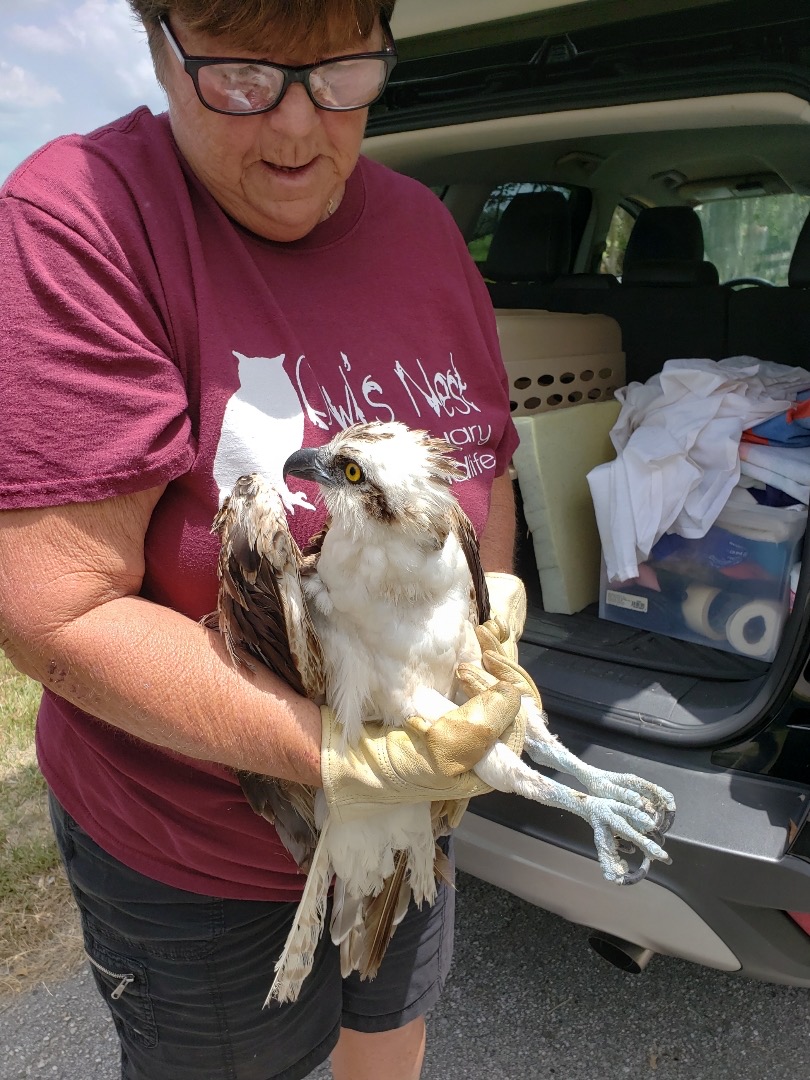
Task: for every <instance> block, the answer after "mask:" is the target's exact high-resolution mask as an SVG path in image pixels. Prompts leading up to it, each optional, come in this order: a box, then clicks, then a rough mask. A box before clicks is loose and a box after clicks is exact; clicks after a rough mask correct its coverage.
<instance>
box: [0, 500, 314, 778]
mask: <svg viewBox="0 0 810 1080" xmlns="http://www.w3.org/2000/svg"><path fill="white" fill-rule="evenodd" d="M162 493H163V489H162V488H153V489H151V490H149V491H143V492H139V493H137V494H134V495H125V496H120V497H117V498H113V499H106V500H103V501H101V502H93V503H83V504H75V505H68V506H62V507H55V508H49V509H44V510H19V511H17V510H13V511H4V512H2V513H0V647H2V648H3V650H4V651H5V652H6V654H7V656H8V657H9V659H10V660H11V662H12V663H13V664H14V665H15V666H17V667H18V668H19V669H20V670H21V671H23V672H24V673H25V674H27V675H29V676H31V677H32V678H34V679H36V680H37V681H39V682H41V683H42V684H43V685H44V686H46V687H48V688H49V689H51V690H53V691H54V692H55V693H57V694H59V695H60V696H61V697H64V698H66V699H67V700H68V701H70V702H72V703H73V704H74V705H77V706H78V707H79V708H81V709H83V710H85V711H86V712H88V713H91V714H92V715H93V716H97V717H99V718H100V719H102V720H105V721H107V723H109V724H112V725H114V726H115V727H118V728H122V729H123V730H124V731H128V732H130V733H131V734H132V735H136V736H138V737H139V738H141V739H144V740H146V741H147V742H150V743H156V744H157V745H158V746H164V747H168V748H169V749H171V750H174V751H177V752H179V753H182V754H187V755H188V756H190V757H193V758H199V759H202V760H207V761H217V762H221V763H222V764H224V765H228V766H231V767H233V768H238V769H246V770H253V771H255V772H259V773H264V774H266V775H270V776H278V777H282V778H284V779H288V780H297V781H300V782H301V783H306V784H320V740H321V717H320V710H319V709H318V707H317V706H316V705H314V704H313V703H312V702H310V701H307V700H306V699H305V698H302V697H299V696H298V695H297V694H295V693H294V692H293V691H292V690H291V689H290V688H289V686H287V684H286V683H285V682H283V681H282V680H281V679H279V678H277V677H276V676H274V675H273V674H271V673H270V672H268V671H267V670H265V669H257V670H256V671H255V672H250V671H248V670H247V669H246V668H244V667H243V668H240V669H238V670H237V669H236V668H235V667H234V665H233V663H232V661H231V660H230V658H229V656H228V654H227V651H226V649H225V646H224V642H223V639H222V637H221V636H220V635H219V634H218V633H216V632H215V631H211V630H206V629H205V628H203V627H202V626H200V625H199V624H198V623H196V622H194V620H192V619H189V618H186V617H185V616H184V615H180V614H178V613H177V612H174V611H172V610H171V609H169V608H166V607H162V606H160V605H158V604H153V603H151V602H149V601H148V600H144V599H142V598H140V597H139V596H138V595H137V594H138V592H139V591H140V588H141V583H142V580H143V574H144V555H143V548H144V538H145V536H146V530H147V527H148V525H149V519H150V517H151V515H152V511H153V509H154V507H155V504H156V503H157V501H158V499H159V498H160V496H161V495H162Z"/></svg>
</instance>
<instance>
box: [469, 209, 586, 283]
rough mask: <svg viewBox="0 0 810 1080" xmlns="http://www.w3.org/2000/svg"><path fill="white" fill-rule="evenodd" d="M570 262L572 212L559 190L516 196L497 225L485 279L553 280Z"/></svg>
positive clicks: (488, 256) (485, 268)
mask: <svg viewBox="0 0 810 1080" xmlns="http://www.w3.org/2000/svg"><path fill="white" fill-rule="evenodd" d="M570 263H571V211H570V209H569V206H568V200H567V199H566V197H565V196H564V195H563V194H562V192H560V191H527V192H523V193H521V194H520V195H515V197H514V198H513V199H512V201H511V202H510V203H509V205H508V206H507V208H506V209H505V210H504V212H503V215H502V217H501V220H500V221H499V222H498V225H497V228H496V229H495V234H494V236H493V237H492V243H491V245H490V248H489V254H488V255H487V258H486V262H485V263H484V265H483V267H482V271H483V274H484V277H487V278H489V279H490V280H491V281H540V282H545V281H551V280H552V279H553V278H555V277H557V276H558V275H559V274H562V273H565V271H566V270H568V268H569V266H570Z"/></svg>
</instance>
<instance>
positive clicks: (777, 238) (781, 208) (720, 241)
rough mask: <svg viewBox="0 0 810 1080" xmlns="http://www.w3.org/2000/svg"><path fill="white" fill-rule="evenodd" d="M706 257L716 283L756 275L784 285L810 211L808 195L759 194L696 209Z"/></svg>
mask: <svg viewBox="0 0 810 1080" xmlns="http://www.w3.org/2000/svg"><path fill="white" fill-rule="evenodd" d="M695 209H696V210H697V214H698V217H699V218H700V221H701V224H702V226H703V239H704V244H705V250H706V258H707V259H708V260H709V262H712V263H714V265H715V266H716V267H717V270H718V273H719V274H720V281H721V282H723V281H733V280H734V279H735V278H751V277H753V278H760V279H762V280H763V281H769V282H770V283H771V284H772V285H787V283H788V268H789V266H790V257H791V255H792V254H793V248H794V246H795V244H796V239H797V237H798V235H799V233H800V231H801V228H802V225H803V224H804V222H805V219H806V218H807V215H808V213H810V195H758V196H754V197H751V198H747V199H724V200H717V201H716V202H705V203H703V204H702V205H701V206H697V207H695Z"/></svg>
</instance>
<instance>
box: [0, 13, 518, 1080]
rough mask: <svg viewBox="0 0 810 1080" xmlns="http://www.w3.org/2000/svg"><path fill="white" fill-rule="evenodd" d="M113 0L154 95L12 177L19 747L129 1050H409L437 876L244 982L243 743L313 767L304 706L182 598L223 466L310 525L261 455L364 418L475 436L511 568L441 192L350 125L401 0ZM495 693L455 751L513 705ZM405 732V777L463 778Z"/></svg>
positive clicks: (492, 529)
mask: <svg viewBox="0 0 810 1080" xmlns="http://www.w3.org/2000/svg"><path fill="white" fill-rule="evenodd" d="M131 4H132V7H133V10H134V11H135V12H136V13H137V14H138V15H139V16H140V17H141V18H142V20H143V22H144V25H145V27H146V30H147V33H148V37H149V44H150V48H151V50H152V54H153V58H154V62H155V68H156V71H157V74H158V77H159V79H160V81H161V82H162V84H163V86H164V88H165V90H166V94H167V97H168V103H169V108H168V114H164V115H161V116H157V117H155V116H153V115H152V114H151V113H150V112H149V111H148V110H146V109H139V110H136V111H135V112H134V113H132V114H131V115H129V116H126V117H124V118H122V119H121V120H119V121H117V122H115V123H113V124H110V125H108V126H106V127H104V128H102V129H100V130H99V131H96V132H94V133H92V134H91V135H89V136H86V137H78V136H70V137H67V138H64V139H62V140H57V142H55V143H53V144H50V145H49V146H47V147H45V148H44V149H43V150H41V151H39V152H38V153H37V154H35V155H33V157H31V158H30V159H29V160H28V161H27V162H25V163H23V165H22V166H21V167H20V168H19V169H18V170H17V171H16V173H15V174H13V175H12V177H10V179H9V180H8V182H7V183H6V185H5V187H4V188H3V190H2V193H1V197H0V281H2V290H0V296H2V298H3V299H2V301H1V302H0V303H2V317H0V362H2V364H3V370H4V374H3V385H4V390H5V394H6V403H5V404H6V410H7V416H9V417H13V418H14V423H13V425H12V424H6V425H4V427H3V435H2V437H0V462H2V464H0V470H2V472H0V476H1V477H2V482H0V500H2V501H1V502H0V506H2V508H3V511H4V512H3V513H2V514H0V633H1V634H2V636H1V637H0V644H2V646H3V648H4V649H5V650H6V652H7V653H8V655H9V656H10V657H11V659H12V660H13V661H14V662H15V663H16V664H17V665H18V666H19V667H20V668H21V669H22V670H24V671H26V672H27V673H28V674H30V675H31V676H33V677H34V678H36V679H38V680H39V681H41V682H42V683H43V685H44V686H45V694H44V696H43V704H42V708H41V713H40V717H39V721H38V731H37V746H38V753H39V760H40V764H41V768H42V771H43V773H44V775H45V777H46V779H47V781H48V784H49V787H50V790H51V792H52V795H53V800H52V812H53V817H54V824H55V828H56V832H57V837H58V839H59V842H60V845H61V849H62V853H63V857H64V860H65V863H66V866H67V869H68V875H69V877H70V880H71V884H72V886H73V889H74V893H75V895H76V899H77V902H78V904H79V907H80V910H81V913H82V921H83V928H84V932H85V939H86V944H87V950H88V954H89V956H90V960H91V963H92V964H93V966H94V973H95V975H96V979H97V982H98V984H99V988H100V990H101V991H102V993H103V994H104V996H105V999H106V1000H107V1003H108V1004H109V1005H110V1007H111V1009H112V1011H113V1015H114V1018H115V1022H116V1026H117V1029H118V1033H119V1036H120V1039H121V1045H122V1075H123V1076H124V1077H127V1078H136V1077H137V1078H139V1080H140V1078H143V1080H145V1078H147V1077H148V1078H149V1080H169V1078H171V1080H183V1078H185V1077H188V1078H191V1077H193V1078H194V1080H201V1078H204V1077H217V1078H219V1077H234V1078H237V1077H238V1078H239V1080H254V1078H255V1080H268V1078H270V1077H275V1078H281V1077H283V1078H286V1080H293V1078H297V1077H303V1076H305V1075H306V1074H307V1073H308V1072H309V1071H310V1070H311V1069H312V1068H314V1067H315V1066H316V1065H317V1064H318V1063H319V1062H320V1061H322V1060H324V1059H325V1058H326V1057H327V1055H329V1054H330V1052H332V1068H333V1072H334V1076H335V1077H336V1078H337V1080H348V1078H351V1080H362V1078H364V1077H372V1076H373V1077H381V1076H384V1077H386V1080H414V1078H415V1077H418V1075H419V1073H420V1068H421V1060H422V1054H423V1048H424V1019H423V1018H424V1013H425V1011H426V1010H427V1009H428V1008H430V1006H431V1005H432V1004H433V1003H434V1002H435V1001H436V999H437V997H438V994H439V991H440V987H441V984H442V983H443V981H444V978H445V976H446V973H447V968H448V965H449V960H450V952H451V942H452V896H451V894H450V893H449V892H448V890H443V891H442V894H441V897H440V900H439V901H437V903H436V905H435V907H434V908H433V909H431V910H430V911H423V912H418V911H412V912H410V913H409V915H408V916H407V918H406V920H405V921H404V922H403V924H402V925H401V926H400V927H399V928H398V930H397V933H396V935H395V937H394V941H393V944H392V946H391V949H390V950H389V954H388V955H387V957H386V960H385V962H384V964H383V968H382V969H381V971H380V974H379V976H378V977H377V979H375V980H374V981H373V982H364V983H361V982H359V981H358V980H356V979H348V980H345V982H341V980H340V974H339V970H338V968H337V962H336V958H335V950H334V949H333V947H332V946H331V944H330V943H329V942H328V941H323V942H322V943H321V946H320V948H319V951H318V956H317V959H316V964H315V969H314V971H313V973H312V975H311V976H310V977H309V978H308V979H307V981H306V983H305V986H304V990H303V992H302V995H301V997H300V999H299V1001H298V1002H297V1003H296V1004H295V1005H294V1006H285V1007H282V1008H271V1009H267V1010H264V1011H262V1010H261V1008H260V1005H261V1002H262V1001H263V999H264V995H265V993H266V991H267V988H268V986H269V981H270V979H271V977H272V968H273V964H274V962H275V960H276V959H277V957H278V955H279V953H280V950H281V946H282V944H283V941H284V938H285V937H286V932H287V929H288V927H289V925H290V920H291V918H292V913H293V911H294V907H295V902H296V900H297V898H298V897H299V896H300V893H301V890H302V878H301V875H300V874H299V873H298V872H297V868H296V867H295V865H294V864H293V863H292V861H291V860H290V859H289V857H288V856H287V854H286V852H285V851H284V850H283V848H282V847H281V845H280V844H279V842H278V839H277V837H276V836H275V833H274V831H273V830H272V828H271V827H270V826H269V825H268V824H267V822H265V821H264V820H262V819H260V818H258V817H257V816H256V815H254V814H253V812H252V811H251V809H250V808H249V806H248V805H247V803H246V802H245V800H244V799H243V797H242V795H241V792H240V789H239V786H238V784H237V783H236V781H235V778H234V774H233V770H234V769H247V770H252V771H255V772H259V773H266V774H269V775H272V776H278V777H284V778H289V779H294V780H299V781H301V782H304V783H308V784H320V782H321V773H320V743H321V715H320V710H319V709H318V708H317V707H316V706H315V705H314V704H313V703H311V702H309V701H307V700H304V699H302V698H299V697H298V696H297V695H296V694H294V693H293V692H292V691H291V690H290V688H289V687H287V686H286V685H285V684H284V683H282V682H280V681H279V680H278V679H276V678H275V677H274V676H272V675H271V674H270V673H269V672H266V671H257V672H255V673H250V672H246V671H244V670H242V671H236V670H234V668H233V666H232V664H231V663H230V662H229V660H228V658H227V655H226V652H225V650H224V648H223V645H222V642H221V640H220V639H219V637H218V635H216V634H215V633H212V632H211V631H209V630H207V629H204V628H203V627H202V626H201V625H200V624H199V619H200V618H201V617H202V616H203V615H205V614H206V613H207V612H209V611H210V610H212V608H213V607H214V604H215V588H216V581H215V562H216V554H217V552H216V541H215V539H214V538H213V537H212V536H211V534H210V526H211V521H212V518H213V516H214V513H215V512H216V508H217V505H218V501H219V498H220V496H221V494H222V493H223V492H226V491H227V490H228V489H229V488H230V486H231V485H232V483H233V481H234V480H235V479H236V477H237V476H239V475H240V474H242V473H245V472H250V471H254V470H259V471H262V472H263V473H264V474H265V475H267V476H268V477H269V478H271V479H274V480H275V481H276V482H277V483H279V485H281V490H282V493H283V496H284V500H285V504H286V505H287V508H288V511H289V517H290V523H291V527H292V530H293V533H294V535H295V536H296V539H297V540H298V541H299V543H303V542H305V541H306V540H307V539H308V537H309V536H311V535H312V534H313V533H314V532H316V531H317V529H318V527H319V526H320V524H321V520H322V510H321V509H320V508H319V507H315V506H314V505H313V503H312V502H311V501H310V497H309V496H308V494H307V492H304V491H300V490H292V489H288V488H286V486H284V485H283V482H282V479H281V472H280V468H281V464H282V463H283V461H284V460H285V458H286V457H287V456H288V455H289V453H291V452H292V451H293V450H295V449H298V448H299V447H300V446H301V445H312V444H318V443H322V442H325V441H327V440H328V439H329V438H330V437H331V434H332V433H334V431H335V430H336V429H337V428H338V427H343V426H345V425H346V424H348V423H351V422H353V421H355V420H360V419H367V420H371V419H375V418H379V419H390V418H391V417H394V416H395V417H396V418H397V419H400V420H403V421H404V422H406V423H409V424H411V425H412V426H418V427H427V428H429V429H431V430H432V431H434V432H435V433H436V434H438V435H447V436H448V437H449V438H450V439H451V440H453V441H455V442H456V443H457V444H458V445H461V444H463V443H465V442H470V441H472V443H473V445H475V451H476V453H475V462H476V465H475V468H474V469H470V476H469V478H468V479H467V480H466V481H465V482H463V483H461V484H460V485H459V487H458V495H459V499H460V501H461V503H462V505H463V506H464V508H465V509H466V511H467V513H468V514H469V515H470V517H471V519H472V521H473V523H474V524H475V526H476V528H477V529H478V530H479V533H480V534H481V537H482V556H483V560H484V565H485V568H486V569H488V570H495V571H506V572H509V571H510V570H511V552H512V543H513V530H514V513H513V507H512V504H511V489H510V486H509V481H508V479H507V478H506V476H505V475H504V470H505V468H506V465H507V463H508V461H509V458H510V456H511V452H512V450H513V448H514V445H515V442H516V439H515V434H514V429H513V426H512V425H511V421H510V419H509V406H508V399H507V394H506V390H505V378H504V374H503V370H502V366H501V364H500V360H499V354H498V347H497V339H496V334H495V327H494V320H493V317H492V313H491V310H490V309H489V305H488V301H487V297H486V292H485V289H484V287H483V284H482V282H481V281H480V279H479V277H478V275H477V272H476V270H475V268H474V267H473V265H472V264H471V262H470V260H469V259H468V257H467V254H466V251H465V249H464V245H463V243H462V241H461V239H460V237H459V236H458V234H457V232H456V230H455V228H454V226H453V223H452V221H451V220H450V218H449V215H448V214H447V213H446V212H445V210H444V209H443V208H442V206H441V204H440V203H438V201H437V200H435V199H434V198H433V196H432V195H431V194H430V193H429V192H428V191H426V190H425V189H424V188H422V187H421V186H419V185H417V184H415V183H414V182H412V181H410V180H407V179H405V178H403V177H399V176H397V175H395V174H393V173H391V172H389V171H388V170H386V169H384V168H382V167H380V166H378V165H375V164H373V163H371V162H369V161H367V160H364V159H363V158H361V157H360V156H359V152H360V143H361V140H362V137H363V130H364V125H365V121H366V116H367V109H368V105H369V104H370V103H371V102H372V101H373V100H375V99H376V98H377V97H378V96H379V94H380V93H381V92H382V90H383V88H384V85H385V81H386V79H387V76H388V74H389V73H390V70H391V67H392V66H393V63H394V61H395V49H394V45H393V41H392V39H391V36H390V31H389V29H388V22H387V19H388V17H389V16H390V14H391V11H392V8H393V6H394V5H393V0H385V2H379V0H328V2H323V0H317V2H316V0H301V2H300V3H298V4H297V5H290V4H288V3H284V2H283V0H276V2H274V0H174V2H173V3H172V2H164V3H160V2H157V0H131ZM283 65H288V66H287V67H284V66H283ZM302 65H307V66H306V67H303V66H302ZM12 428H13V430H12ZM485 697H486V695H482V699H481V700H480V701H476V700H475V699H474V705H475V706H476V708H477V709H478V710H479V712H478V715H483V717H484V719H485V721H486V724H485V727H486V731H485V732H484V733H483V734H482V733H481V731H480V729H479V728H476V727H475V726H474V725H472V724H467V723H466V719H467V717H466V716H464V717H462V718H461V721H462V722H461V723H460V725H459V733H458V736H457V739H458V742H459V745H460V746H461V749H462V751H463V753H462V755H461V757H462V758H463V760H464V761H465V762H466V765H464V766H463V767H464V768H467V769H469V768H471V766H472V765H473V764H474V763H475V762H476V761H477V760H478V758H479V757H480V756H482V755H483V753H484V752H485V751H486V749H488V747H489V745H490V744H491V742H492V741H493V740H494V739H495V738H496V737H497V736H498V734H499V733H500V732H501V731H502V730H503V729H504V727H505V726H506V725H507V724H508V723H509V722H510V721H511V720H512V719H513V718H514V711H512V713H511V714H510V715H509V716H503V715H501V714H500V713H498V715H497V716H494V711H493V706H492V701H491V699H490V698H486V700H484V698H485ZM495 711H497V710H495ZM493 717H494V719H493ZM419 749H420V748H419V747H418V746H417V747H415V752H414V767H413V776H412V778H411V779H412V784H413V787H412V791H411V793H410V795H409V797H410V798H420V797H421V798H430V797H431V794H430V793H431V790H432V787H435V786H436V783H439V784H440V786H441V784H444V785H445V787H444V788H443V790H445V791H448V792H449V794H450V795H451V796H456V797H459V798H463V797H464V796H465V795H467V794H469V793H470V791H473V790H477V789H476V788H475V784H474V780H473V778H471V775H470V774H469V773H462V768H463V767H459V768H458V769H457V770H456V773H455V774H454V775H452V776H450V777H449V778H447V777H444V778H443V777H439V779H438V781H437V779H436V774H435V773H434V772H433V771H431V770H428V772H427V773H425V768H424V766H422V771H421V772H420V771H419V769H420V766H419V762H420V761H422V760H423V759H422V758H421V757H420V756H419V753H418V751H419ZM455 749H458V747H455V746H454V747H451V750H455ZM458 773H462V775H456V774H458Z"/></svg>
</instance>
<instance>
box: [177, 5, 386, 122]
mask: <svg viewBox="0 0 810 1080" xmlns="http://www.w3.org/2000/svg"><path fill="white" fill-rule="evenodd" d="M380 23H381V25H382V30H383V34H384V38H385V46H386V47H385V49H384V50H383V51H382V52H368V53H351V54H349V55H348V56H333V57H330V58H329V59H328V60H321V61H320V62H319V63H317V64H302V65H301V66H300V67H289V66H288V65H286V64H273V63H271V62H270V61H269V60H240V59H239V58H238V57H235V56H189V55H188V53H186V52H185V50H184V49H183V47H182V45H181V44H180V42H179V41H178V40H177V38H176V37H175V36H174V34H173V33H172V31H171V29H170V27H169V24H168V23H167V22H166V20H165V19H161V20H160V25H161V27H162V28H163V33H164V34H165V35H166V40H167V41H168V42H169V45H170V46H171V48H172V50H173V51H174V54H175V56H176V57H177V59H178V60H179V61H180V63H181V64H182V65H183V68H184V69H185V71H186V74H187V75H188V76H189V77H190V78H191V81H192V82H193V83H194V89H195V90H196V91H197V97H198V98H199V99H200V101H201V102H202V104H203V105H204V106H205V107H206V109H210V110H211V111H212V112H217V113H225V114H226V115H228V116H252V115H255V114H256V113H263V112H270V110H271V109H275V107H276V106H277V105H278V104H279V102H280V101H281V99H282V98H283V97H284V95H285V94H286V92H287V88H288V87H289V86H290V84H291V83H296V82H297V83H301V84H302V85H303V86H304V87H305V89H306V91H307V93H308V94H309V97H310V100H311V101H312V104H313V105H315V106H317V108H319V109H327V110H328V111H329V112H351V110H352V109H364V108H366V106H368V105H373V104H374V102H375V101H378V100H379V98H381V97H382V94H383V91H384V90H385V87H386V84H387V82H388V79H389V77H390V75H391V72H392V71H393V70H394V65H395V64H396V62H397V50H396V45H395V44H394V39H393V37H392V36H391V29H390V27H389V26H388V22H387V20H386V18H385V16H383V15H381V16H380Z"/></svg>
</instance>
